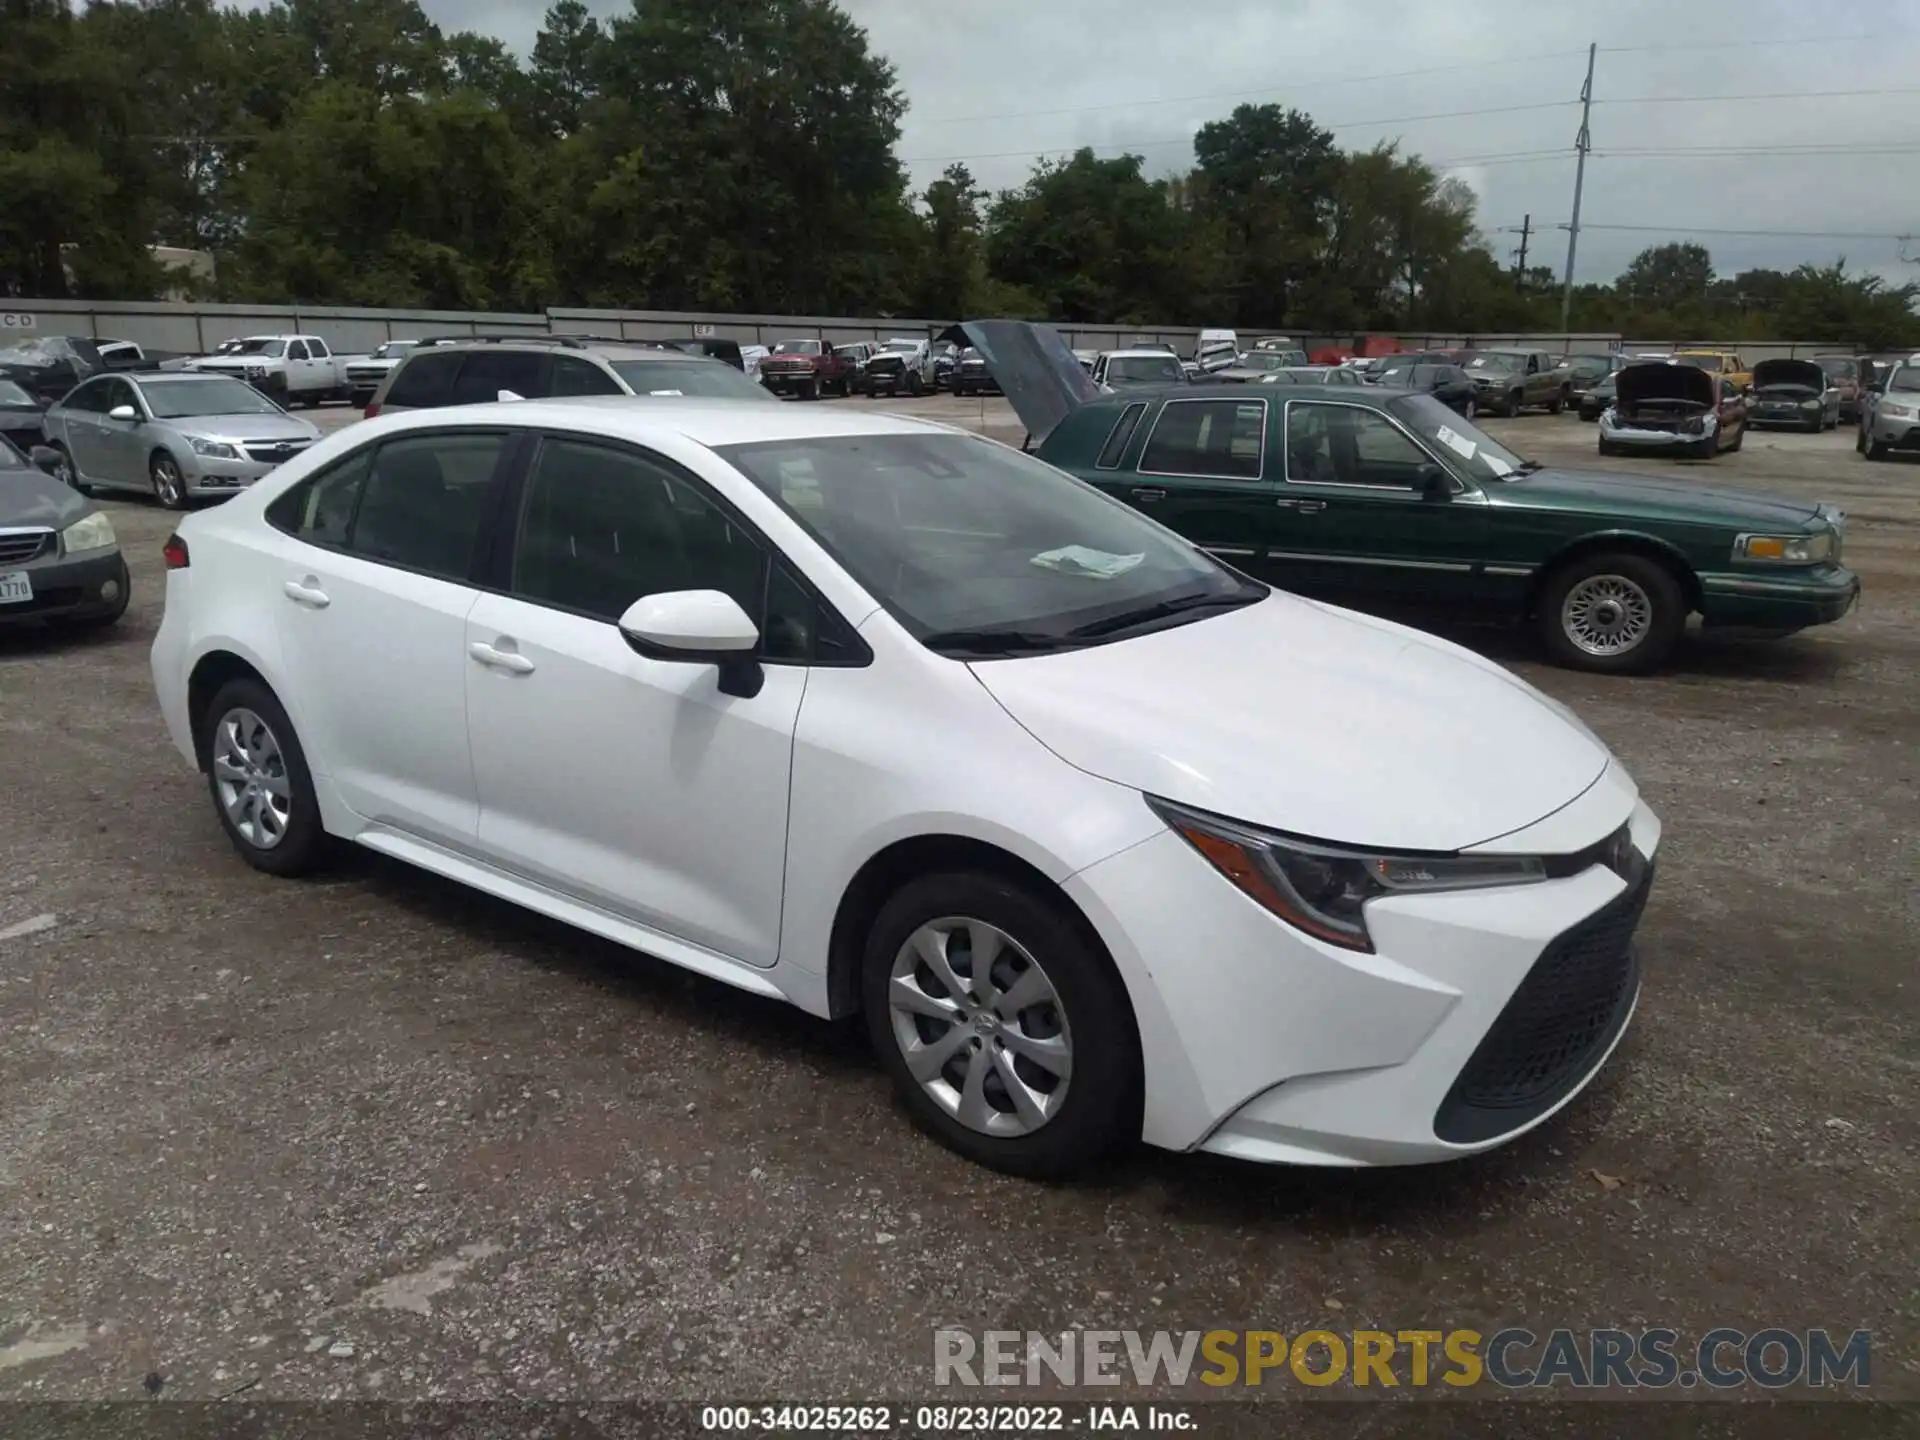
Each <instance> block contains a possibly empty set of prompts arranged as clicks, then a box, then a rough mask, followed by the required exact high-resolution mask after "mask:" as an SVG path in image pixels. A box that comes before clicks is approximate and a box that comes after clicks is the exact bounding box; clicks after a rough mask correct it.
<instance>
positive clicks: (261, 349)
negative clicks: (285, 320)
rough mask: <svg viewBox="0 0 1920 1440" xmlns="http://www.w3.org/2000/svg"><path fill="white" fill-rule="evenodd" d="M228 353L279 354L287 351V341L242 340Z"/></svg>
mask: <svg viewBox="0 0 1920 1440" xmlns="http://www.w3.org/2000/svg"><path fill="white" fill-rule="evenodd" d="M227 353H228V354H230V355H268V356H279V355H284V354H286V353H287V342H286V341H284V340H242V341H241V342H240V343H239V344H238V345H236V346H234V347H233V349H232V350H230V351H228V352H227Z"/></svg>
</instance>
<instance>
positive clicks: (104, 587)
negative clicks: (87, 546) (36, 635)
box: [0, 547, 128, 627]
mask: <svg viewBox="0 0 1920 1440" xmlns="http://www.w3.org/2000/svg"><path fill="white" fill-rule="evenodd" d="M0 570H7V571H24V572H25V573H26V575H27V578H28V582H29V583H30V584H31V585H32V586H33V598H32V599H31V600H27V601H14V602H12V603H9V604H5V605H0V627H3V626H6V625H11V624H20V623H23V622H25V621H29V620H59V619H74V620H91V619H94V618H97V617H105V616H108V615H117V614H119V613H120V612H121V611H122V610H124V609H126V608H127V593H128V590H127V586H128V576H127V562H126V558H125V557H124V556H122V555H121V553H120V551H119V549H118V547H115V548H114V549H111V550H88V551H85V552H83V553H81V554H79V555H72V556H68V555H60V554H57V553H56V554H53V555H46V556H42V557H40V558H39V559H35V560H29V561H26V562H25V563H24V564H19V565H0Z"/></svg>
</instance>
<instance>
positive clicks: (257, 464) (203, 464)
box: [175, 453, 280, 499]
mask: <svg viewBox="0 0 1920 1440" xmlns="http://www.w3.org/2000/svg"><path fill="white" fill-rule="evenodd" d="M175 458H177V459H178V460H179V461H180V478H181V480H182V481H183V482H185V484H186V487H187V494H188V495H190V496H192V497H194V498H195V499H205V498H207V497H209V496H214V495H237V494H238V493H239V492H240V491H242V490H244V489H246V488H247V487H248V486H249V485H251V484H253V482H254V481H256V480H258V479H259V478H260V477H261V476H262V475H270V474H272V473H273V472H274V471H275V470H276V469H278V468H279V464H280V462H278V461H275V462H271V463H269V462H266V461H261V460H222V459H219V458H217V457H215V456H211V455H200V454H192V453H190V454H188V455H183V456H176V457H175Z"/></svg>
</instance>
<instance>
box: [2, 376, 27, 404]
mask: <svg viewBox="0 0 1920 1440" xmlns="http://www.w3.org/2000/svg"><path fill="white" fill-rule="evenodd" d="M31 404H33V397H32V396H31V395H29V394H27V392H26V391H24V390H22V389H21V388H20V387H19V386H18V385H16V384H14V383H13V382H12V381H11V380H0V405H31Z"/></svg>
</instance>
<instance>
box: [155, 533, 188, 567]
mask: <svg viewBox="0 0 1920 1440" xmlns="http://www.w3.org/2000/svg"><path fill="white" fill-rule="evenodd" d="M160 553H161V554H162V555H164V556H166V557H167V568H168V569H169V570H184V569H186V568H187V566H188V565H189V564H190V563H192V562H191V561H189V560H188V558H187V542H186V541H184V540H182V539H181V538H180V537H179V536H178V535H169V536H168V537H167V543H166V544H165V545H162V546H161V547H160Z"/></svg>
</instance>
